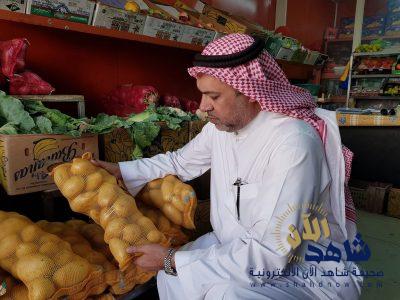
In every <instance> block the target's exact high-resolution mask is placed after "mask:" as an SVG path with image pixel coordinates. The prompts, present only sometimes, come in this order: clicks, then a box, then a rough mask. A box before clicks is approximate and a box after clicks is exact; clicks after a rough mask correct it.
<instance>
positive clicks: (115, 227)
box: [104, 218, 126, 243]
mask: <svg viewBox="0 0 400 300" xmlns="http://www.w3.org/2000/svg"><path fill="white" fill-rule="evenodd" d="M125 226H126V222H125V220H124V219H122V218H115V219H113V220H111V221H110V222H109V223H108V225H107V227H106V230H105V234H104V240H105V241H106V243H108V241H109V240H110V239H111V238H118V237H120V236H121V234H122V230H123V229H124V228H125Z"/></svg>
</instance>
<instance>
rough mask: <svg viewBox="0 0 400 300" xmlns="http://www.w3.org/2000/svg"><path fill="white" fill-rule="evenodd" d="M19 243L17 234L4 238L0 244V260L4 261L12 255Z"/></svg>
mask: <svg viewBox="0 0 400 300" xmlns="http://www.w3.org/2000/svg"><path fill="white" fill-rule="evenodd" d="M21 242H22V241H21V239H20V238H19V235H17V234H12V235H10V236H8V237H6V238H4V239H3V240H2V241H1V242H0V259H5V258H7V257H9V256H10V255H12V254H14V252H15V250H16V249H17V247H18V245H19V244H20V243H21Z"/></svg>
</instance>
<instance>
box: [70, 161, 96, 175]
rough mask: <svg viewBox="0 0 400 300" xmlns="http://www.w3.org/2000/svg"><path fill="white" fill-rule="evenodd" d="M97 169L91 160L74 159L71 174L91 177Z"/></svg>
mask: <svg viewBox="0 0 400 300" xmlns="http://www.w3.org/2000/svg"><path fill="white" fill-rule="evenodd" d="M96 169H97V167H96V166H95V165H93V164H92V163H91V162H90V161H89V160H87V159H83V158H74V159H73V160H72V166H71V170H70V172H71V174H73V175H89V174H91V173H93V172H95V171H96Z"/></svg>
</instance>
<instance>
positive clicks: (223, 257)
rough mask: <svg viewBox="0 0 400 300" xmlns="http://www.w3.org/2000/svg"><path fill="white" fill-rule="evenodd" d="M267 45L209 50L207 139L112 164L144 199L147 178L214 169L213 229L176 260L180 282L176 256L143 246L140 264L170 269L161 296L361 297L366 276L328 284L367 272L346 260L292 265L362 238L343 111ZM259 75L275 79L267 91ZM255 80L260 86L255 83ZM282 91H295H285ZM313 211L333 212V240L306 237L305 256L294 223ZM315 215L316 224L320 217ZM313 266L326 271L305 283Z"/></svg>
mask: <svg viewBox="0 0 400 300" xmlns="http://www.w3.org/2000/svg"><path fill="white" fill-rule="evenodd" d="M256 42H257V41H256V40H253V38H251V37H249V36H247V35H243V34H233V35H228V36H225V37H224V38H221V39H219V40H217V41H215V42H213V43H212V44H210V45H209V46H207V47H206V48H205V50H204V51H203V53H202V56H201V57H199V61H200V62H201V61H202V60H203V61H202V62H201V63H199V64H198V65H197V66H195V67H194V68H192V69H191V70H190V74H191V75H192V76H194V77H196V79H197V85H198V88H199V90H200V91H201V92H202V95H203V96H202V101H201V104H200V109H201V110H202V111H203V112H207V113H208V116H209V121H210V122H209V123H207V124H206V125H205V126H204V128H203V130H202V131H201V133H200V134H199V135H198V136H197V137H196V138H194V139H193V140H192V141H190V142H189V143H188V144H187V145H186V146H184V147H183V148H182V149H180V150H178V151H176V152H172V153H171V152H168V153H166V154H159V155H156V156H154V157H152V158H146V159H141V160H136V161H130V162H122V163H120V164H119V166H118V167H117V166H110V165H106V164H104V165H103V166H107V167H108V169H109V170H110V171H111V172H112V173H113V174H115V175H117V176H120V177H122V178H123V180H124V183H125V185H126V187H127V188H128V190H129V191H130V193H131V194H132V195H134V196H135V195H136V194H137V193H138V192H139V191H140V189H141V188H142V187H143V186H144V185H145V184H146V183H147V182H149V181H151V180H154V179H157V178H162V177H164V176H166V175H168V174H172V175H176V176H178V177H179V178H180V179H181V180H182V181H188V180H191V179H194V178H196V177H199V176H200V175H202V174H203V173H205V172H206V171H208V170H210V169H211V183H210V187H211V189H210V192H211V195H210V199H211V212H210V219H211V224H212V228H213V232H210V233H208V234H206V235H204V236H202V237H200V238H199V239H197V240H195V241H194V242H191V243H189V244H187V245H185V246H183V247H182V248H180V249H178V250H177V251H176V252H175V253H174V256H173V259H172V265H173V267H174V268H175V269H176V273H177V276H172V275H168V274H166V273H165V272H164V270H162V269H163V267H164V257H165V256H166V253H167V250H168V249H166V248H164V247H162V246H159V245H144V246H139V247H132V248H131V249H129V252H130V253H133V252H140V253H143V255H142V256H141V257H139V258H138V259H136V264H137V265H139V266H140V267H142V268H144V269H147V270H156V271H159V272H158V275H157V286H158V292H159V296H160V299H171V300H179V299H344V298H346V299H358V297H359V295H360V284H361V282H362V279H360V277H357V276H354V275H353V274H350V275H349V276H346V277H344V276H343V277H326V276H325V277H323V276H322V274H323V273H324V272H325V271H326V270H331V269H332V268H333V269H335V268H337V269H340V270H344V269H347V270H353V269H355V270H358V268H357V266H356V265H355V264H354V263H352V262H349V261H346V260H345V259H343V258H340V260H339V261H322V262H310V261H306V262H296V261H295V260H293V259H292V260H291V259H290V258H291V257H293V255H296V256H297V257H304V253H305V251H306V249H307V245H308V244H310V243H312V244H313V245H315V246H319V247H320V248H322V249H327V247H328V245H329V244H330V243H332V244H333V245H334V246H335V247H337V248H338V249H341V250H343V242H344V241H345V240H346V239H348V238H350V237H353V236H352V234H353V233H354V228H355V227H354V226H353V228H352V232H351V233H350V230H349V226H348V222H346V218H345V199H344V187H343V184H344V181H345V178H344V174H345V163H344V162H345V159H344V156H343V154H342V149H341V145H340V136H339V133H338V129H337V125H336V122H335V116H334V114H332V113H329V112H325V111H322V110H321V111H317V110H315V109H314V104H313V103H312V104H310V103H309V101H308V99H309V98H307V97H309V94H308V93H307V92H305V91H304V90H301V89H298V88H296V87H293V86H291V85H290V84H289V83H288V82H287V79H286V81H285V78H286V77H284V75H282V74H283V73H282V72H281V71H280V69H279V67H278V66H277V65H276V63H275V62H274V61H273V59H272V58H270V56H269V55H268V54H267V53H265V52H260V51H259V50H257V49H256V48H257V45H254V44H256ZM257 51H258V52H257ZM254 52H257V53H256V54H254ZM232 54H233V55H232ZM218 55H220V56H221V58H222V60H218V59H215V58H213V59H212V62H211V64H215V65H216V66H214V67H210V66H209V65H208V62H207V57H206V58H205V59H204V57H205V56H214V57H215V56H218ZM226 55H228V56H226ZM246 59H247V60H246ZM235 60H238V61H236V62H235ZM204 61H206V62H204ZM224 61H228V63H227V64H225V63H224ZM232 61H233V62H232ZM229 62H231V63H229ZM258 69H259V70H261V71H262V74H261V75H260V74H259V72H258ZM271 70H272V71H271ZM271 74H272V75H271ZM257 76H261V79H262V77H263V76H264V77H265V78H266V79H267V80H266V81H274V82H268V84H269V85H268V86H267V85H265V88H263V87H264V86H263V84H264V83H262V80H260V79H259V78H257ZM274 76H275V78H274ZM238 78H239V79H240V80H238ZM246 78H247V79H248V78H250V80H247V79H246ZM271 78H272V80H271ZM253 79H254V80H255V81H256V84H257V85H253V84H252V83H251V82H250V81H251V80H253ZM278 79H279V80H280V81H279V80H278ZM264 81H265V80H264ZM274 84H280V85H281V86H283V87H284V89H283V90H284V91H283V92H282V90H281V93H280V94H279V88H276V86H274ZM271 85H272V86H273V87H272V88H271ZM259 86H261V88H258V87H259ZM275 90H278V92H277V93H275V94H274V91H275ZM271 95H272V96H271ZM282 96H284V97H287V99H285V98H284V97H282ZM302 98H305V99H307V100H304V101H303V99H302ZM286 100H288V103H289V104H288V105H285V101H286ZM289 100H290V101H289ZM307 101H308V102H307ZM277 103H278V104H279V105H277ZM282 103H283V104H282ZM304 103H305V104H306V105H305V104H304ZM307 105H308V106H309V107H307ZM309 111H312V113H311V114H310V113H308V112H309ZM317 115H318V116H317ZM321 120H323V121H322V123H321V122H320V121H321ZM321 124H323V125H324V126H322V127H321V126H320V125H321ZM319 126H320V127H319ZM328 155H329V157H328ZM304 204H307V205H306V206H307V207H308V208H310V207H314V208H315V207H318V206H320V207H322V209H323V210H324V211H325V212H326V219H327V221H328V223H329V229H330V233H331V234H330V235H329V236H328V237H325V238H321V239H319V240H318V241H315V242H311V241H303V243H302V244H301V246H300V247H299V248H297V249H296V250H294V249H292V248H293V247H291V245H290V244H289V243H288V240H287V236H288V235H289V234H291V233H292V232H290V231H289V229H288V226H287V225H288V224H291V225H294V226H295V227H296V228H298V229H302V228H303V220H302V218H303V213H304V212H305V211H307V209H305V208H304ZM302 205H303V206H302ZM296 207H297V209H292V210H289V211H288V208H296ZM310 214H311V217H312V216H316V214H317V212H316V209H314V210H311V211H310ZM282 218H284V222H283V223H284V224H285V226H282V221H281V220H282ZM277 232H278V233H277ZM353 235H354V234H353ZM343 251H344V250H343ZM312 267H314V268H315V270H316V274H317V275H316V276H304V274H305V273H306V272H307V273H308V272H309V270H310V268H312ZM290 268H298V270H300V273H299V272H297V273H293V276H291V277H288V276H273V277H271V276H262V275H261V273H258V275H259V276H256V275H254V270H256V269H258V270H261V269H262V270H264V271H269V273H270V274H272V273H273V272H274V271H275V270H276V274H278V273H279V270H288V269H290ZM263 273H264V272H263ZM280 274H281V275H283V273H280Z"/></svg>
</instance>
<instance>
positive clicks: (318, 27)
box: [0, 0, 400, 300]
mask: <svg viewBox="0 0 400 300" xmlns="http://www.w3.org/2000/svg"><path fill="white" fill-rule="evenodd" d="M233 2H235V1H233ZM236 2H238V1H236ZM250 2H251V3H250ZM304 2H305V3H303V4H304V5H303V4H302V5H299V4H298V3H297V4H295V3H288V1H279V0H278V1H274V0H273V1H248V3H247V2H246V3H247V4H246V5H244V4H243V3H241V4H239V3H235V4H234V5H233V4H232V1H231V2H229V1H204V2H202V1H190V0H189V1H185V0H181V1H161V0H160V1H153V0H134V1H132V0H130V1H123V0H118V1H108V0H98V1H90V0H81V1H74V0H69V1H65V0H57V1H40V0H30V1H17V0H0V183H1V187H0V300H3V299H13V300H19V299H30V300H36V299H38V300H39V299H40V300H41V299H59V298H62V297H64V298H67V299H134V298H138V297H140V296H141V295H143V294H144V293H146V291H147V292H148V291H149V290H153V291H154V289H155V280H154V275H155V274H154V273H152V272H147V271H144V270H142V269H140V268H139V267H136V266H135V265H134V263H133V259H134V257H133V256H130V255H128V253H127V252H126V249H127V248H128V247H130V246H140V245H146V244H149V243H156V244H159V245H162V246H176V247H178V246H181V245H184V244H186V243H187V242H189V241H192V240H194V239H195V238H197V237H199V236H201V235H202V234H204V233H207V232H209V231H211V224H210V201H209V198H210V172H206V173H205V174H204V175H202V176H200V177H198V178H196V179H194V180H192V181H189V182H185V183H184V182H182V181H181V180H180V179H178V178H176V177H174V176H167V177H164V178H161V179H157V180H154V181H151V182H148V183H147V184H146V185H145V186H144V187H143V188H142V189H141V191H140V192H139V193H138V194H137V196H135V198H133V197H132V196H131V195H130V193H129V192H128V189H127V188H126V186H124V184H123V182H122V181H121V178H119V177H118V175H116V174H111V173H109V172H107V171H106V170H105V169H104V168H102V167H101V166H100V165H98V164H96V163H95V162H93V161H92V159H97V160H98V159H100V160H104V161H106V162H110V163H118V162H122V161H130V160H137V159H141V158H149V157H153V156H154V155H157V154H160V153H167V152H173V151H176V150H178V149H180V148H182V147H183V146H184V145H186V144H187V143H189V142H190V141H192V140H193V139H194V138H195V137H196V136H197V135H198V134H199V133H200V132H201V130H202V128H203V127H204V126H205V125H206V124H207V122H208V119H207V116H206V115H204V113H203V112H202V111H200V110H199V105H200V100H201V95H200V93H199V91H198V90H197V89H196V84H195V81H194V80H192V79H191V78H189V75H187V72H186V70H187V68H188V67H190V66H191V65H192V60H193V57H194V55H195V54H196V53H199V52H201V51H202V50H203V49H204V47H205V46H206V45H207V44H209V43H211V42H213V41H215V40H217V39H218V38H220V37H223V36H226V35H228V34H230V33H246V34H249V35H253V36H257V37H258V38H260V40H261V41H262V45H263V47H262V49H263V51H267V52H268V53H269V54H270V55H271V56H272V57H273V58H274V59H275V60H276V62H277V63H278V65H279V66H280V67H281V68H282V69H283V71H284V72H285V74H286V76H287V77H288V79H289V80H290V82H291V83H292V84H293V85H296V86H297V87H300V88H302V89H299V90H300V91H302V92H303V93H306V94H307V95H309V94H311V95H312V99H314V100H315V103H316V106H319V107H322V108H326V109H329V110H336V109H338V108H339V110H338V111H337V113H336V118H337V124H338V125H339V126H340V133H341V136H342V141H343V143H344V144H345V145H346V146H348V147H349V148H350V149H351V150H352V151H353V152H354V153H355V157H354V168H353V172H352V180H351V181H350V186H351V192H352V194H353V198H354V199H355V203H356V206H357V208H362V209H364V210H367V211H371V212H374V213H379V214H385V213H386V214H389V215H391V216H395V217H400V197H399V195H400V193H398V190H397V189H396V188H398V187H400V181H399V179H398V177H397V174H398V172H399V170H400V165H399V164H398V163H396V160H395V159H394V158H392V157H393V154H394V153H397V150H400V149H398V148H399V147H398V145H399V143H398V141H399V134H398V126H400V119H399V117H398V116H399V114H400V109H399V107H400V81H399V80H398V79H399V78H398V77H400V59H399V58H400V48H399V46H398V40H400V37H399V35H398V34H397V32H398V31H400V30H399V28H398V27H399V24H398V20H400V17H398V13H399V11H400V8H399V7H400V2H399V1H391V0H388V1H367V2H365V1H364V0H357V1H322V0H307V1H304ZM377 2H379V3H377ZM380 2H385V3H380ZM386 2H387V3H386ZM312 7H313V8H315V9H317V8H318V9H319V10H320V12H319V13H318V14H317V16H316V15H315V14H313V13H311V11H313V9H311V8H312ZM364 10H365V13H364ZM375 13H376V14H375ZM300 15H301V18H300V17H299V16H300ZM364 15H365V16H364ZM354 16H355V17H354ZM304 18H306V19H307V18H308V20H307V21H306V22H305V21H304ZM363 20H364V26H363ZM311 31H313V34H309V33H310V32H311ZM306 91H308V92H310V93H308V92H306ZM314 100H313V101H314ZM313 105H314V104H313ZM360 180H362V181H363V182H361V181H360ZM360 182H361V183H360ZM376 182H378V183H376ZM353 183H354V184H353ZM240 184H241V183H240V182H239V185H238V188H239V189H238V193H239V191H240ZM352 184H353V186H352ZM371 191H372V192H371ZM371 193H372V194H373V197H372V196H371ZM377 195H378V196H379V197H380V198H379V201H378V202H379V203H378V204H377V202H376V201H374V199H375V198H374V197H378V196H377ZM389 195H390V196H389ZM365 197H367V199H368V200H366V201H364V200H363V199H364V198H365ZM368 197H369V198H368ZM372 198H374V199H372ZM389 198H390V200H389ZM371 199H372V200H371ZM388 202H389V204H388ZM2 282H5V283H6V286H7V288H4V293H3V291H2V289H1V284H2ZM142 297H146V296H142Z"/></svg>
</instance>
